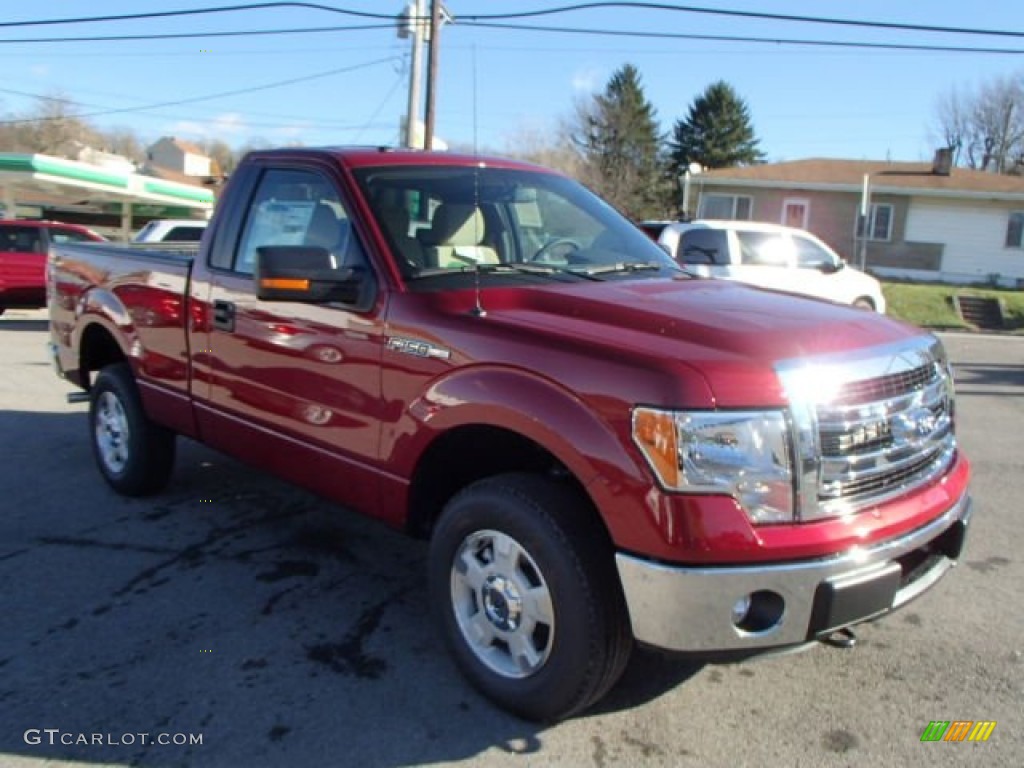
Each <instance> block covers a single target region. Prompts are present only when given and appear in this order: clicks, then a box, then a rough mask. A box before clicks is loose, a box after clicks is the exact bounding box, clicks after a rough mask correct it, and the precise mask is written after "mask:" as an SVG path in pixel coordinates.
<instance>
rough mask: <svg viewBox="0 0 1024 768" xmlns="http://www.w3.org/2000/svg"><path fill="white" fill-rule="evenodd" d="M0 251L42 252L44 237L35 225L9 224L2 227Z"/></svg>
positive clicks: (0, 231) (0, 230)
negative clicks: (20, 225) (19, 225)
mask: <svg viewBox="0 0 1024 768" xmlns="http://www.w3.org/2000/svg"><path fill="white" fill-rule="evenodd" d="M0 251H5V252H7V253H42V252H43V239H42V237H40V235H39V230H38V229H37V228H35V227H18V226H7V227H3V228H2V229H0Z"/></svg>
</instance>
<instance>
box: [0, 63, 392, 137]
mask: <svg viewBox="0 0 1024 768" xmlns="http://www.w3.org/2000/svg"><path fill="white" fill-rule="evenodd" d="M396 58H397V57H395V56H388V57H387V58H383V59H376V60H374V61H367V62H364V63H362V64H354V65H352V66H348V67H338V68H337V69H329V70H327V71H325V72H315V73H313V74H311V75H303V76H301V77H292V78H289V79H287V80H278V81H275V82H273V83H265V84H263V85H254V86H251V87H249V88H239V89H237V90H233V91H220V92H218V93H211V94H207V95H205V96H193V97H191V98H188V99H177V100H175V101H162V102H158V103H156V104H147V105H145V106H142V107H124V108H121V109H107V110H102V111H98V112H86V113H84V114H78V115H73V117H75V118H76V119H81V118H85V117H99V116H101V115H117V114H125V113H129V112H144V111H146V110H150V109H160V108H162V107H177V106H180V105H182V104H195V103H197V102H200V101H211V100H213V99H221V98H224V97H226V96H240V95H242V94H245V93H255V92H257V91H266V90H270V89H271V88H280V87H282V86H285V85H294V84H295V83H304V82H307V81H309V80H316V79H319V78H324V77H330V76H332V75H339V74H342V73H344V72H353V71H355V70H357V69H366V68H367V67H372V66H375V65H377V64H383V63H385V62H390V61H395V60H396ZM44 98H51V97H44ZM51 100H53V101H66V99H59V98H51ZM63 119H66V118H65V117H42V118H34V119H19V120H0V125H22V124H25V123H38V122H43V121H53V120H63Z"/></svg>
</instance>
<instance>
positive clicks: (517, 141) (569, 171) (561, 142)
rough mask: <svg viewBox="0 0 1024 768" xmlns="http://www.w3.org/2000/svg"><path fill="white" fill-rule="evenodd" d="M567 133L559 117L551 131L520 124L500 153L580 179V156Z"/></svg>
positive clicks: (567, 130)
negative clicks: (521, 126) (555, 126)
mask: <svg viewBox="0 0 1024 768" xmlns="http://www.w3.org/2000/svg"><path fill="white" fill-rule="evenodd" d="M571 133H572V128H571V126H570V124H569V122H568V121H567V120H562V121H561V123H560V124H559V126H558V127H557V128H556V129H555V130H554V131H544V130H541V129H539V128H520V129H519V130H518V131H516V132H515V133H514V134H513V135H512V136H511V137H510V138H509V139H508V140H507V141H506V143H505V152H504V154H506V155H508V156H510V157H514V158H517V159H519V160H525V161H527V162H529V163H536V164H537V165H543V166H545V167H547V168H554V169H555V170H556V171H561V172H562V173H564V174H565V175H566V176H571V177H572V178H574V179H581V177H582V174H583V165H584V163H583V158H582V157H581V156H580V153H579V151H577V149H576V146H575V145H574V144H573V141H572V136H571ZM581 180H582V179H581Z"/></svg>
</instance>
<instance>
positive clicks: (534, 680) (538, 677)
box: [429, 474, 632, 721]
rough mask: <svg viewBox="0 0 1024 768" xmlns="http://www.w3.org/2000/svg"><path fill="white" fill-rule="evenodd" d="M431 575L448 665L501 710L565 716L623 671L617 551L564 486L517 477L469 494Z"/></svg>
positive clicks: (452, 510)
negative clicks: (448, 653) (449, 657)
mask: <svg viewBox="0 0 1024 768" xmlns="http://www.w3.org/2000/svg"><path fill="white" fill-rule="evenodd" d="M429 571H430V591H431V600H432V603H433V607H434V612H435V615H436V617H437V619H438V622H439V624H440V627H441V632H442V634H443V636H444V638H445V641H446V643H447V644H448V647H449V649H450V650H451V652H452V654H453V656H454V657H455V660H456V662H457V663H458V665H459V667H460V668H461V670H462V672H463V673H464V674H465V675H466V677H467V678H468V679H469V680H470V682H471V683H473V685H474V686H476V688H477V689H479V690H480V691H481V692H482V693H484V694H485V695H486V696H488V697H489V698H491V699H492V700H493V701H495V702H496V703H497V704H499V705H500V706H502V707H504V708H506V709H508V710H509V711H511V712H513V713H515V714H517V715H520V716H521V717H525V718H527V719H530V720H541V721H551V720H556V719H560V718H563V717H567V716H569V715H572V714H575V713H576V712H579V711H581V710H583V709H585V708H586V707H588V706H589V705H591V704H593V703H594V702H596V701H597V700H598V699H599V698H600V697H601V696H603V695H604V694H605V693H606V692H607V690H608V689H609V688H611V686H612V685H613V684H614V683H615V681H616V680H617V679H618V678H619V676H620V675H621V674H622V670H623V669H624V668H625V665H626V662H627V661H628V658H629V652H630V650H631V648H632V636H631V634H630V631H629V622H628V618H627V613H626V608H625V601H624V599H623V597H622V590H621V588H620V586H619V582H618V578H617V576H616V573H615V568H614V552H613V550H612V547H611V544H610V542H609V541H608V537H607V534H606V533H605V531H604V529H603V527H602V526H601V523H600V520H599V519H598V518H597V517H596V516H595V515H593V514H591V513H590V510H589V509H588V508H587V506H586V504H585V502H584V500H583V499H581V498H580V497H579V495H578V494H577V493H576V492H574V491H573V490H572V489H571V488H570V487H568V486H567V485H565V484H563V483H557V482H554V481H552V480H549V479H546V478H543V477H539V476H532V475H521V474H509V475H501V476H498V477H493V478H488V479H485V480H481V481H479V482H477V483H475V484H473V485H471V486H470V487H469V488H467V489H465V490H464V491H462V492H461V493H459V494H458V495H457V496H456V497H455V498H454V499H453V500H452V501H451V502H449V504H448V505H447V507H446V508H445V510H444V513H443V515H442V517H441V520H440V522H439V523H438V525H437V528H436V530H435V532H434V536H433V539H432V542H431V548H430V560H429Z"/></svg>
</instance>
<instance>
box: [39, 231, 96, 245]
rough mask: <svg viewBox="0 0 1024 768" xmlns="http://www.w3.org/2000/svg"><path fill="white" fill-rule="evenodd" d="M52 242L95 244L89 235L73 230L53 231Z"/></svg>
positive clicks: (51, 232)
mask: <svg viewBox="0 0 1024 768" xmlns="http://www.w3.org/2000/svg"><path fill="white" fill-rule="evenodd" d="M50 242H53V243H91V242H94V241H93V239H92V238H91V237H89V236H88V235H83V234H82V233H81V232H75V231H74V230H73V229H51V230H50Z"/></svg>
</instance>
